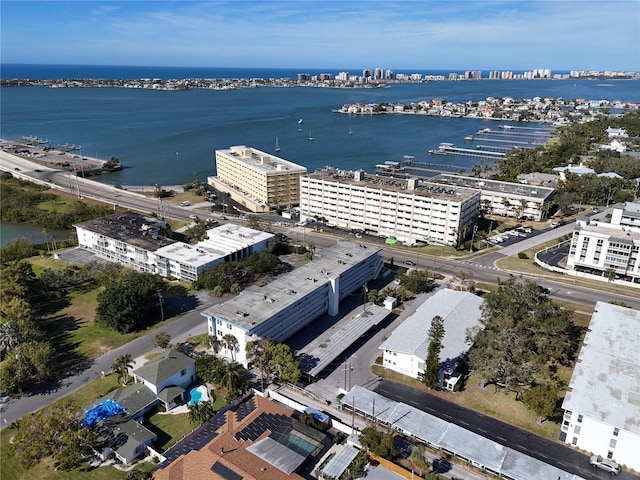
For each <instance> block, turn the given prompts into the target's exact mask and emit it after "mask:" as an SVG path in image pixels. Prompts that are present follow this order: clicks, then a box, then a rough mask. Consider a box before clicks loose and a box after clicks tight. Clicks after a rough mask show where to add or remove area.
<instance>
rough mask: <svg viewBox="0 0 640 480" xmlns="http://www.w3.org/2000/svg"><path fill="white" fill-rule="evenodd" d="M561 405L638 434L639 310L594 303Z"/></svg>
mask: <svg viewBox="0 0 640 480" xmlns="http://www.w3.org/2000/svg"><path fill="white" fill-rule="evenodd" d="M562 408H563V409H565V410H570V411H572V412H577V413H580V414H582V415H585V416H588V417H590V418H593V419H596V420H598V421H600V422H604V423H606V424H608V425H613V426H616V427H619V428H623V429H625V430H628V431H630V432H633V433H635V434H636V435H638V434H640V311H639V310H633V309H631V308H626V307H620V306H617V305H612V304H610V303H605V302H597V303H596V308H595V310H594V313H593V315H592V317H591V322H590V323H589V330H588V331H587V334H586V335H585V338H584V342H583V346H582V349H581V350H580V354H579V356H578V362H577V363H576V366H575V368H574V370H573V375H572V376H571V381H570V382H569V391H568V392H567V394H566V395H565V397H564V403H563V404H562Z"/></svg>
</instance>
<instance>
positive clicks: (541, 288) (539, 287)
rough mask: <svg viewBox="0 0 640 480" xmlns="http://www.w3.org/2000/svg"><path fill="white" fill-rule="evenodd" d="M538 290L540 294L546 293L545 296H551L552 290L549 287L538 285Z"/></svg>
mask: <svg viewBox="0 0 640 480" xmlns="http://www.w3.org/2000/svg"><path fill="white" fill-rule="evenodd" d="M538 290H539V291H540V293H544V294H545V295H549V294H550V293H551V290H549V289H548V288H547V287H543V286H542V285H538Z"/></svg>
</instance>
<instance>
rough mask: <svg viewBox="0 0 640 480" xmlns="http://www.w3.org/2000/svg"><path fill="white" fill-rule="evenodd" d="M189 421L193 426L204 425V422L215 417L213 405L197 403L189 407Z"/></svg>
mask: <svg viewBox="0 0 640 480" xmlns="http://www.w3.org/2000/svg"><path fill="white" fill-rule="evenodd" d="M188 408H189V413H188V417H189V421H190V422H191V423H192V424H193V425H202V424H203V423H204V422H206V421H207V420H209V419H210V418H211V417H213V414H214V413H215V412H214V411H213V405H211V402H196V403H194V404H193V405H189V407H188Z"/></svg>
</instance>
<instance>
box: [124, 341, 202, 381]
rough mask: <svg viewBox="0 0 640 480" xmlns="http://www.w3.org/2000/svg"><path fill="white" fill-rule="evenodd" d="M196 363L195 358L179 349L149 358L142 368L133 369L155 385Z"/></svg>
mask: <svg viewBox="0 0 640 480" xmlns="http://www.w3.org/2000/svg"><path fill="white" fill-rule="evenodd" d="M194 363H195V360H194V359H193V358H191V357H188V356H187V355H185V354H184V353H181V352H179V351H178V350H173V349H171V350H169V351H167V352H165V353H163V354H162V355H160V356H158V357H156V358H154V359H152V360H149V361H148V362H147V363H145V364H144V365H143V366H141V367H140V368H138V369H136V370H134V371H133V374H134V375H137V376H138V377H140V378H143V379H145V380H146V381H148V382H151V383H152V384H153V385H158V384H159V383H162V382H163V381H164V380H166V379H167V378H169V377H171V376H172V375H173V374H175V373H178V372H179V371H180V370H182V369H184V368H187V367H188V366H190V365H192V364H194Z"/></svg>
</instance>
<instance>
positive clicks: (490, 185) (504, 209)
mask: <svg viewBox="0 0 640 480" xmlns="http://www.w3.org/2000/svg"><path fill="white" fill-rule="evenodd" d="M433 181H434V182H437V183H445V184H447V185H456V186H459V187H466V188H477V189H479V190H480V192H481V197H480V203H481V205H482V208H483V209H484V210H485V211H486V212H487V213H489V214H495V215H501V216H504V217H515V218H523V219H526V220H532V221H536V222H539V221H541V220H543V219H544V218H545V217H546V215H547V212H548V210H549V207H550V206H551V200H552V199H553V194H554V192H555V189H553V188H550V187H541V186H536V185H523V184H521V183H513V182H502V181H499V180H488V179H485V178H476V177H467V176H463V175H453V174H449V173H443V174H440V175H438V176H437V177H435V178H433Z"/></svg>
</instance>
